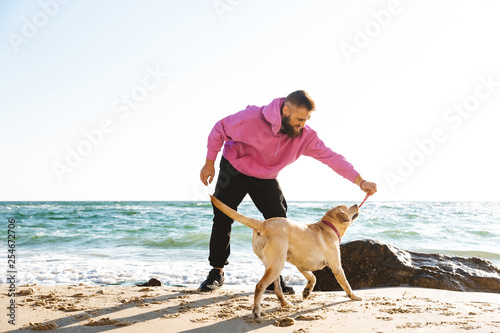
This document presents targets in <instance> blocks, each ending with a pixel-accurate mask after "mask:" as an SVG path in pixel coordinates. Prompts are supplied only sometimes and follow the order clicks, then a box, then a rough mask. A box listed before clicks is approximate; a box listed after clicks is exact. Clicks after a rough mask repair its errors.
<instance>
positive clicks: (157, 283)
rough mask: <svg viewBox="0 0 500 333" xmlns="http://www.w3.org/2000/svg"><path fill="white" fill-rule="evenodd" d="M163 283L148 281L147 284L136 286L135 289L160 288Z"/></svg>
mask: <svg viewBox="0 0 500 333" xmlns="http://www.w3.org/2000/svg"><path fill="white" fill-rule="evenodd" d="M162 285H163V283H161V281H160V280H157V279H149V281H148V282H146V283H143V284H138V285H137V287H161V286H162Z"/></svg>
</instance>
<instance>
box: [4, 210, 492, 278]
mask: <svg viewBox="0 0 500 333" xmlns="http://www.w3.org/2000/svg"><path fill="white" fill-rule="evenodd" d="M355 203H357V204H359V202H289V203H288V217H289V218H290V219H293V220H295V221H297V222H299V223H314V222H317V221H319V220H320V219H321V217H322V216H323V214H324V213H325V212H326V211H327V210H328V209H330V208H332V207H334V206H336V205H339V204H345V205H347V206H350V205H352V204H355ZM238 211H239V212H241V213H242V214H244V215H247V216H251V217H255V218H261V217H262V216H261V214H260V213H259V211H258V210H257V209H256V208H255V206H254V205H253V203H252V202H251V201H244V202H243V203H242V204H241V205H240V207H239V208H238ZM212 218H213V210H212V206H211V204H210V203H209V202H208V201H207V202H191V201H189V202H187V201H178V202H166V201H154V202H152V201H142V202H138V201H134V202H125V201H119V202H118V201H105V202H95V201H88V202H82V201H78V202H0V220H1V221H2V223H1V224H0V235H1V239H0V251H1V255H0V261H1V262H0V269H1V270H2V274H1V275H0V276H1V280H2V281H1V282H2V283H7V282H8V280H7V279H8V276H9V275H8V274H7V273H8V272H11V271H14V272H15V274H16V279H17V280H16V282H17V284H18V285H20V284H39V285H67V284H80V283H83V284H87V285H135V284H138V283H142V282H146V281H148V280H149V279H150V278H156V279H159V280H160V281H162V282H163V283H164V284H165V285H170V286H192V285H198V284H199V283H201V282H202V281H203V280H204V279H205V277H206V276H207V274H208V272H209V270H210V268H211V267H210V266H209V264H208V248H209V240H210V233H211V229H212ZM9 235H10V236H9ZM13 237H15V238H13ZM359 239H374V240H377V241H380V242H382V243H386V244H390V245H393V246H395V247H398V248H402V249H407V250H411V251H418V252H426V253H441V254H447V255H458V256H464V257H480V258H483V259H486V260H489V261H491V262H493V263H494V264H495V265H496V266H499V267H500V202H377V201H371V202H370V201H367V203H365V204H364V205H363V207H362V208H361V209H360V215H359V217H358V218H357V219H356V220H355V222H354V223H353V224H352V225H351V227H350V228H349V229H348V230H347V233H346V235H345V236H344V237H343V238H342V242H349V241H353V240H359ZM311 246H314V244H311ZM12 255H14V257H12ZM263 272H264V267H263V265H262V263H261V262H260V260H259V259H258V258H257V256H256V255H255V254H254V253H253V250H252V230H251V229H249V228H248V227H246V226H244V225H242V224H240V223H238V222H234V224H233V227H232V234H231V256H230V257H229V265H227V266H226V268H225V284H228V285H252V286H253V285H255V284H256V283H257V282H258V280H259V279H260V278H261V277H262V275H263ZM282 275H283V277H284V278H285V280H287V281H288V283H289V284H291V285H302V284H304V283H305V279H304V277H303V276H302V275H301V274H300V273H299V272H298V271H297V269H296V268H295V267H294V266H292V265H290V264H288V263H287V264H286V266H285V268H284V270H283V272H282Z"/></svg>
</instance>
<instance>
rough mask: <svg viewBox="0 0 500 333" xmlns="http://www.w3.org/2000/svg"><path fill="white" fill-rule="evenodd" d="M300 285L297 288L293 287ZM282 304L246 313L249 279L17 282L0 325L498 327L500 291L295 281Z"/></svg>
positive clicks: (269, 302) (299, 329)
mask: <svg viewBox="0 0 500 333" xmlns="http://www.w3.org/2000/svg"><path fill="white" fill-rule="evenodd" d="M299 288H300V289H299ZM295 290H296V292H297V294H296V295H290V296H287V299H288V300H289V301H291V303H293V307H291V308H286V309H281V308H280V307H279V303H278V301H277V299H276V296H275V295H274V293H266V294H265V295H264V298H263V303H262V304H263V305H262V310H263V318H262V319H260V320H254V319H253V317H252V315H251V310H252V305H253V286H231V285H229V286H224V287H223V288H221V289H220V290H217V291H215V292H212V293H198V292H197V291H196V289H195V288H194V286H192V287H170V286H162V287H134V286H106V287H99V286H86V285H78V286H76V285H73V286H41V285H24V286H18V287H17V292H18V293H19V296H18V297H16V299H15V300H16V304H17V306H18V307H17V309H16V324H15V325H11V324H9V323H8V322H7V320H9V318H8V317H7V314H8V309H7V306H8V304H9V302H10V299H11V298H10V297H8V296H7V286H6V285H2V286H1V290H0V294H1V297H0V312H2V313H0V331H1V332H29V331H31V330H45V331H47V332H104V331H110V330H113V331H119V332H147V333H152V332H214V333H221V332H248V331H252V332H296V333H305V332H349V333H355V332H396V331H397V332H466V331H467V332H500V295H499V294H491V293H461V292H450V291H442V290H435V289H423V288H410V287H394V288H376V289H363V290H357V291H356V294H357V295H358V296H361V297H363V300H362V301H360V302H353V301H350V300H349V299H348V298H347V297H345V293H344V292H321V293H319V292H315V293H312V294H311V296H310V298H308V299H306V300H302V297H301V287H295Z"/></svg>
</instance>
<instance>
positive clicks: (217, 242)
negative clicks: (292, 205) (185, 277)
mask: <svg viewBox="0 0 500 333" xmlns="http://www.w3.org/2000/svg"><path fill="white" fill-rule="evenodd" d="M247 194H248V195H250V198H251V199H252V201H253V202H254V204H255V206H256V207H257V209H258V210H259V211H260V212H261V213H262V215H264V219H266V220H267V219H269V218H271V217H286V209H287V204H286V200H285V197H284V196H283V192H282V191H281V188H280V186H279V183H278V181H277V180H276V179H259V178H255V177H249V176H247V175H244V174H242V173H241V172H239V171H238V170H236V169H235V168H234V167H233V166H232V165H231V164H230V163H229V162H228V161H227V160H226V159H225V158H224V157H222V160H221V162H220V172H219V177H218V179H217V184H216V186H215V192H214V196H215V197H216V198H218V199H219V200H220V201H222V202H223V203H225V204H226V205H228V206H229V207H231V208H232V209H234V210H237V208H238V205H239V204H240V203H241V201H243V198H245V196H246V195H247ZM213 208H214V220H213V221H214V223H213V226H212V235H211V236H210V255H209V257H208V260H209V262H210V265H212V267H218V268H222V267H224V265H227V264H228V261H227V258H229V254H230V252H231V249H230V245H229V243H230V239H231V225H232V224H233V220H232V219H231V218H230V217H228V216H227V215H226V214H224V213H222V212H221V211H220V210H219V209H218V208H216V207H215V206H214V207H213Z"/></svg>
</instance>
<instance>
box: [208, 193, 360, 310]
mask: <svg viewBox="0 0 500 333" xmlns="http://www.w3.org/2000/svg"><path fill="white" fill-rule="evenodd" d="M210 198H211V200H212V203H213V204H214V205H215V206H216V207H217V208H218V209H220V210H221V211H222V212H223V213H224V214H226V215H227V216H229V217H230V218H232V219H233V220H236V221H238V222H240V223H243V224H244V225H246V226H247V227H250V228H252V229H253V241H252V243H253V250H254V252H255V254H257V256H258V257H259V258H260V260H262V263H263V264H264V266H265V268H266V270H265V274H264V276H263V277H262V279H261V280H260V281H259V283H257V286H256V287H255V295H254V307H253V314H254V317H255V318H259V317H260V314H261V309H260V302H261V298H262V295H263V294H264V291H265V289H266V287H267V286H268V285H269V284H271V283H272V282H273V281H274V290H275V292H276V296H277V297H278V299H279V301H280V303H281V306H282V307H285V306H291V304H290V303H288V302H287V301H286V300H285V298H284V297H283V291H282V290H281V285H280V279H279V275H280V272H281V271H282V270H283V267H284V266H285V260H286V261H288V262H289V263H291V264H293V265H295V266H296V267H297V268H298V269H299V271H300V272H301V273H302V274H303V275H304V276H305V278H306V279H307V285H306V287H305V288H304V291H303V292H302V296H303V297H304V298H307V297H308V296H309V294H310V293H311V291H312V290H313V288H314V285H315V284H316V278H315V277H314V275H313V274H312V273H311V271H315V270H319V269H323V268H324V267H325V266H329V267H330V268H331V269H332V271H333V273H334V274H335V278H336V279H337V281H338V282H339V284H340V285H341V286H342V288H343V289H344V290H345V292H346V293H347V296H349V298H350V299H352V300H355V301H359V300H361V298H360V297H357V296H355V295H354V293H353V292H352V289H351V286H350V285H349V282H347V280H346V278H345V274H344V270H343V269H342V266H341V264H340V246H339V243H340V238H341V237H342V236H343V235H344V234H345V232H346V230H347V228H348V227H349V226H350V225H351V224H352V222H353V220H354V219H355V218H356V217H357V216H358V211H359V208H358V205H354V206H352V207H351V208H347V207H346V206H344V205H341V206H337V207H335V208H333V209H330V210H329V211H328V212H326V214H325V215H324V216H323V218H322V220H321V221H320V222H317V223H312V224H298V223H296V222H293V221H291V220H289V219H287V218H284V217H274V218H271V219H268V220H265V221H260V220H257V219H253V218H249V217H246V216H243V215H241V214H239V213H238V212H236V211H235V210H233V209H231V208H230V207H228V206H226V205H225V204H224V203H222V202H221V201H220V200H219V199H217V198H215V197H214V196H210Z"/></svg>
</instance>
